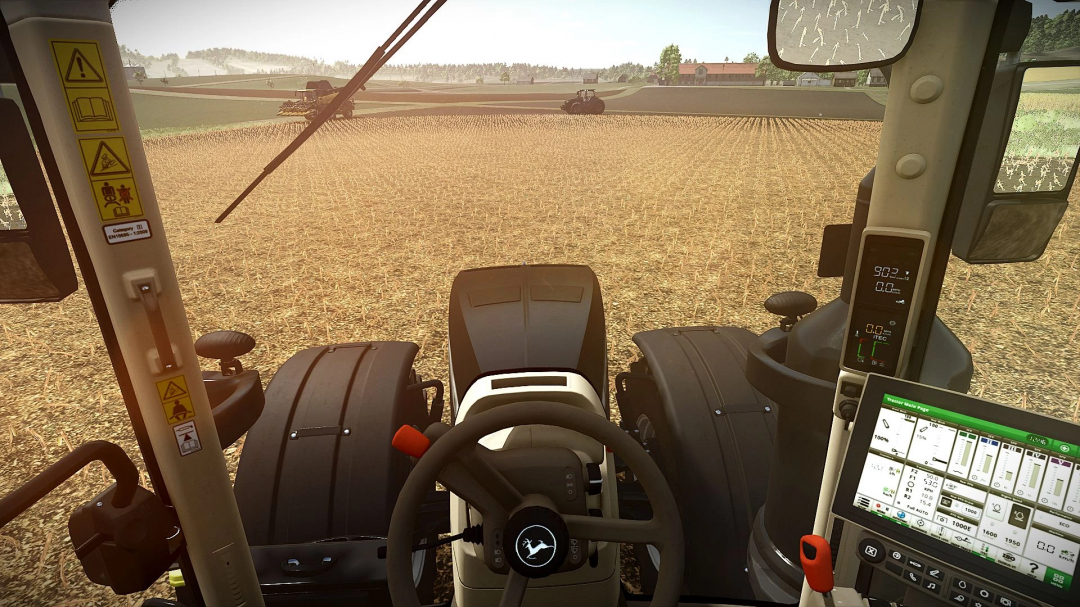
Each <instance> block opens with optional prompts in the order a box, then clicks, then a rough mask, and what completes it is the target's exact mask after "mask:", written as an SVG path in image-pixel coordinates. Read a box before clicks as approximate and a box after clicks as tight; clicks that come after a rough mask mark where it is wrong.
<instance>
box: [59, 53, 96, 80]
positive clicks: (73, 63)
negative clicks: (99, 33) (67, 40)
mask: <svg viewBox="0 0 1080 607" xmlns="http://www.w3.org/2000/svg"><path fill="white" fill-rule="evenodd" d="M64 82H71V83H93V82H99V83H102V84H104V83H105V79H104V78H102V77H101V73H100V72H98V70H97V69H96V68H95V67H94V64H93V63H90V60H89V59H87V58H86V55H84V54H83V52H82V51H81V50H79V49H77V48H76V49H72V50H71V59H69V60H68V66H67V71H66V72H64Z"/></svg>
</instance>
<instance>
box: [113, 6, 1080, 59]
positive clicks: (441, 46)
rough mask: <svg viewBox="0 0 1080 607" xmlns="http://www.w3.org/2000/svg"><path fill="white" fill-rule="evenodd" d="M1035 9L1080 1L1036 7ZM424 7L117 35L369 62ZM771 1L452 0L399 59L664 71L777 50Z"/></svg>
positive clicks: (175, 10) (146, 25) (158, 20)
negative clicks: (665, 56)
mask: <svg viewBox="0 0 1080 607" xmlns="http://www.w3.org/2000/svg"><path fill="white" fill-rule="evenodd" d="M1033 4H1034V5H1035V14H1042V13H1047V14H1051V15H1053V14H1057V13H1059V12H1061V11H1063V10H1066V9H1068V8H1071V7H1076V6H1078V5H1074V4H1059V3H1055V2H1053V1H1052V0H1034V2H1033ZM414 7H415V2H413V0H124V1H123V2H121V3H120V4H118V5H117V6H116V7H115V8H114V9H113V22H114V23H115V25H116V33H117V38H118V39H119V41H120V42H121V43H123V44H126V45H127V46H128V47H130V48H133V49H136V50H138V51H139V52H141V53H143V54H144V55H161V54H164V53H177V54H179V55H180V56H181V57H183V56H184V54H185V53H187V52H188V51H190V50H198V49H204V48H210V47H215V46H227V47H233V48H242V49H247V50H252V51H264V52H274V53H285V54H290V55H304V56H308V57H314V58H317V59H322V60H324V61H327V62H333V61H337V60H345V61H351V62H353V63H360V62H362V61H364V60H365V59H367V57H368V56H369V55H370V54H371V52H372V51H373V50H374V49H375V47H376V46H377V45H379V44H381V43H382V42H383V41H384V40H385V39H386V37H387V36H388V35H390V33H391V32H392V31H393V30H394V28H395V27H396V26H397V25H398V23H400V22H401V20H402V19H404V18H405V17H406V16H408V14H409V13H410V12H411V11H412V9H413V8H414ZM768 15H769V0H666V1H663V2H657V1H645V0H621V1H619V0H449V1H448V2H447V3H446V5H445V6H443V7H442V9H440V10H439V12H438V14H436V15H435V16H434V17H432V19H431V21H429V22H428V24H427V25H426V26H424V28H423V29H421V30H420V32H419V33H418V34H417V35H416V36H415V37H414V38H413V39H412V40H410V41H409V43H408V44H406V45H405V46H404V47H402V49H401V52H399V53H398V54H397V55H396V56H395V57H394V59H393V60H392V63H471V62H478V63H487V62H496V61H504V62H507V63H514V62H522V63H538V64H546V65H557V66H566V67H606V66H609V65H612V64H615V63H622V62H624V61H632V62H637V63H642V64H646V65H648V64H652V63H653V62H655V61H656V60H657V59H658V58H659V56H660V50H661V49H662V48H663V47H664V46H665V45H667V44H670V43H672V42H674V43H676V44H678V45H679V47H680V49H681V50H682V55H683V57H684V58H686V59H690V58H696V59H698V60H699V61H723V60H724V57H725V56H727V57H730V58H731V60H732V61H739V60H741V59H742V58H743V56H744V55H746V53H748V52H750V51H754V52H757V53H759V54H764V53H765V52H766V51H767V49H768V43H767V42H766V37H765V34H766V29H767V28H768Z"/></svg>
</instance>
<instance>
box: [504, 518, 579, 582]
mask: <svg viewBox="0 0 1080 607" xmlns="http://www.w3.org/2000/svg"><path fill="white" fill-rule="evenodd" d="M504 537H506V539H507V541H508V546H507V550H506V560H507V562H508V563H510V567H512V568H513V569H514V571H517V572H518V573H520V574H521V575H523V576H525V577H527V578H532V579H539V578H542V577H547V576H549V575H551V574H552V573H555V572H556V571H558V570H559V568H560V567H562V565H563V562H564V561H565V560H566V555H567V554H568V553H569V551H570V532H569V531H568V530H567V528H566V523H565V522H563V519H562V517H561V516H560V515H559V513H558V512H555V511H554V510H551V509H550V508H545V507H544V506H526V507H524V508H522V509H520V510H518V511H517V512H515V513H514V514H513V516H511V517H510V520H509V521H508V522H507V524H506V533H505V536H504Z"/></svg>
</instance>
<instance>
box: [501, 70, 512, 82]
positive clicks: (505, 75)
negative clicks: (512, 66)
mask: <svg viewBox="0 0 1080 607" xmlns="http://www.w3.org/2000/svg"><path fill="white" fill-rule="evenodd" d="M499 81H500V82H510V72H503V73H502V76H499Z"/></svg>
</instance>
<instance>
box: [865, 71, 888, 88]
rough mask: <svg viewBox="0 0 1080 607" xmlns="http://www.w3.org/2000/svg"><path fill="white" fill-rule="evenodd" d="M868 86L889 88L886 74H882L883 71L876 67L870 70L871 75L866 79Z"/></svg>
mask: <svg viewBox="0 0 1080 607" xmlns="http://www.w3.org/2000/svg"><path fill="white" fill-rule="evenodd" d="M866 84H868V85H870V86H889V84H888V83H887V82H885V74H883V73H881V70H879V69H878V68H876V67H875V68H874V69H872V70H870V75H869V76H868V77H867V78H866Z"/></svg>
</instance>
